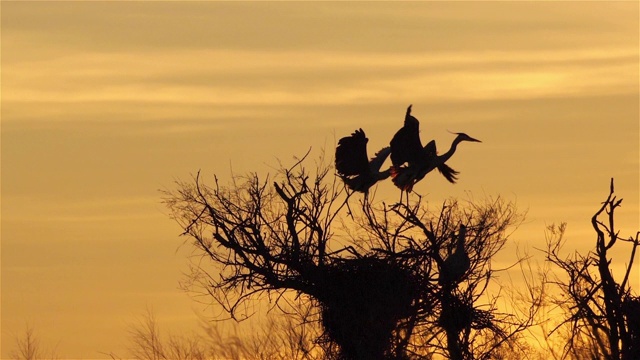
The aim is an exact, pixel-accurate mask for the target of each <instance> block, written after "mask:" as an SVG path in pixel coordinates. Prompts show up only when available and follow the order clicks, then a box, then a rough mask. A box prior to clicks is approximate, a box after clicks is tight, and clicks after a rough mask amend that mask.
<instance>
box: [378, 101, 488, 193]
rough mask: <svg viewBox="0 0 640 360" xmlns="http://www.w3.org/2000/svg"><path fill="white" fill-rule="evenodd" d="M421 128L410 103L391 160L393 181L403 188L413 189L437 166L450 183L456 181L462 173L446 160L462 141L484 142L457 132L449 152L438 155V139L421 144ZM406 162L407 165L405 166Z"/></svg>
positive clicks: (394, 140) (393, 146) (392, 144)
mask: <svg viewBox="0 0 640 360" xmlns="http://www.w3.org/2000/svg"><path fill="white" fill-rule="evenodd" d="M419 128H420V122H419V121H418V119H416V118H415V117H413V116H412V115H411V105H409V107H408V108H407V113H406V115H405V119H404V126H403V127H402V128H401V129H400V130H398V132H396V134H395V135H394V136H393V139H391V162H392V164H393V166H392V167H391V177H392V179H393V183H394V184H395V185H396V186H397V187H399V188H400V189H402V190H404V191H406V192H410V191H411V190H412V189H413V186H414V185H415V184H416V183H417V182H418V181H420V180H422V179H423V178H424V177H425V175H427V174H428V173H429V172H431V171H432V170H433V169H436V168H437V169H438V171H440V173H441V174H442V175H443V176H444V177H445V178H446V179H447V180H448V181H449V182H451V183H455V182H456V180H457V179H458V178H457V175H458V174H459V173H458V172H457V171H455V170H454V169H452V168H451V167H449V166H448V165H447V164H445V162H446V161H447V160H449V158H450V157H451V156H452V155H453V153H455V151H456V148H457V146H458V144H459V143H461V142H463V141H472V142H481V141H480V140H478V139H474V138H472V137H471V136H469V135H467V134H464V133H455V134H457V135H458V136H456V138H455V139H454V140H453V142H452V143H451V148H450V149H449V151H447V152H446V153H444V154H443V155H438V152H437V149H436V142H435V140H431V141H430V142H429V143H428V144H427V145H426V146H424V147H422V142H421V141H420V133H419V131H420V129H419ZM405 163H406V165H404V164H405Z"/></svg>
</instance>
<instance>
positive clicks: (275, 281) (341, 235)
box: [166, 158, 530, 359]
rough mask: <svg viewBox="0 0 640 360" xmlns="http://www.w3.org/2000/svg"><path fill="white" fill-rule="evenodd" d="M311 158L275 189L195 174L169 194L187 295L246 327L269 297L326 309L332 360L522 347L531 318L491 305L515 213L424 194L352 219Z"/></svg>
mask: <svg viewBox="0 0 640 360" xmlns="http://www.w3.org/2000/svg"><path fill="white" fill-rule="evenodd" d="M304 160H305V159H304V158H303V159H301V160H299V161H298V162H297V163H296V164H295V165H294V166H292V167H288V168H285V167H281V169H280V171H279V173H278V174H277V176H276V178H275V179H274V180H273V181H271V179H269V177H267V178H265V179H261V178H260V177H259V176H258V175H257V174H250V175H249V176H246V177H236V178H234V180H233V182H232V184H231V185H229V186H222V185H220V184H219V182H218V179H215V182H214V185H213V186H207V185H205V184H204V183H203V181H202V180H201V178H200V174H198V175H196V176H195V178H194V179H193V182H180V183H178V190H177V191H175V192H169V193H167V196H166V202H167V204H168V205H169V207H170V208H171V209H172V211H173V215H174V217H175V219H176V220H178V222H179V223H180V224H181V225H182V226H183V228H184V233H183V235H185V236H188V237H189V238H190V239H191V240H192V243H191V244H192V245H194V251H195V252H194V256H195V258H194V261H193V267H192V273H191V276H190V280H191V282H190V283H189V284H188V288H189V289H190V290H192V291H196V292H198V293H200V294H204V295H207V296H210V297H211V298H212V299H214V301H215V302H216V303H218V304H220V305H221V306H222V308H223V309H224V310H225V311H226V313H227V314H229V315H230V316H231V317H232V318H235V319H237V320H240V319H243V318H245V317H246V316H249V315H250V312H251V304H252V301H256V300H259V299H262V298H263V297H264V296H267V298H268V299H269V300H270V303H271V304H272V305H273V306H278V307H281V308H285V307H287V306H288V305H290V304H291V302H292V300H291V299H297V300H298V301H303V302H310V303H311V304H314V305H315V306H316V308H317V309H318V312H317V313H316V315H315V316H311V317H308V318H307V319H310V321H317V322H318V323H319V324H320V325H321V326H322V329H323V330H324V333H323V335H322V336H321V337H320V338H319V339H318V342H319V343H320V344H323V346H324V348H325V349H328V350H327V352H326V356H327V357H331V358H340V359H383V358H384V359H406V358H417V357H424V356H426V354H429V353H431V354H437V353H440V354H442V355H444V356H446V357H449V358H452V359H470V358H489V357H490V356H491V354H492V353H494V352H496V351H499V349H500V348H502V347H504V346H512V345H513V343H514V342H517V341H518V336H519V335H518V334H519V333H520V332H521V331H522V330H523V329H525V328H526V327H527V326H528V324H530V321H529V320H528V319H515V318H514V316H513V315H510V314H501V313H499V312H498V311H497V308H496V303H495V301H496V300H495V299H485V298H483V293H484V292H485V290H486V287H487V285H488V284H489V282H490V281H491V279H492V276H493V274H494V273H495V271H497V270H496V269H494V268H493V267H492V265H491V258H492V257H493V256H494V255H495V254H496V253H497V252H498V251H499V250H500V249H501V248H502V246H503V245H504V244H505V242H506V240H507V229H508V228H509V227H510V226H512V225H515V224H517V223H518V222H519V221H520V219H521V216H520V215H518V214H517V213H516V212H515V207H514V205H513V204H510V203H506V202H504V201H503V200H502V199H500V198H498V199H494V200H489V201H487V202H484V203H474V202H468V203H464V204H461V203H460V202H459V201H457V200H448V201H446V202H445V203H444V204H443V205H442V206H441V207H440V208H438V209H437V210H436V211H433V210H431V209H430V208H429V206H428V205H427V203H426V202H424V201H423V199H422V198H421V197H419V196H417V197H416V198H415V199H414V200H413V201H412V202H409V201H407V202H406V203H397V204H392V205H386V204H384V203H382V204H375V203H373V202H370V201H362V202H361V204H362V212H361V213H357V214H354V213H352V212H351V210H350V209H349V208H348V207H347V206H345V205H346V203H347V200H348V197H349V195H347V194H346V192H345V189H344V185H342V184H341V183H340V181H339V179H338V180H336V179H337V178H336V177H334V176H332V175H333V174H331V173H330V168H329V167H327V166H325V165H323V162H322V161H319V162H318V163H317V164H316V168H315V172H314V173H313V174H312V173H310V172H309V171H307V170H306V168H305V167H304ZM461 229H462V232H461ZM462 255H464V256H463V258H465V257H466V260H464V261H463V264H462V266H460V264H457V265H452V263H455V262H457V261H453V260H455V258H456V257H460V256H462ZM446 274H448V275H446ZM289 294H291V295H289ZM283 302H284V303H285V304H284V305H285V306H282V303H283ZM331 349H334V350H338V352H337V353H335V351H334V352H332V350H331ZM332 353H333V354H334V355H331V354H332Z"/></svg>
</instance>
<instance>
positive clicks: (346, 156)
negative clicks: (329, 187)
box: [336, 129, 391, 194]
mask: <svg viewBox="0 0 640 360" xmlns="http://www.w3.org/2000/svg"><path fill="white" fill-rule="evenodd" d="M368 141H369V139H367V137H366V136H365V134H364V131H363V130H362V129H358V130H356V131H355V132H354V133H353V134H351V135H350V136H345V137H343V138H342V139H340V140H339V141H338V147H337V148H336V171H337V172H338V176H340V178H341V179H342V180H343V181H344V183H345V184H346V185H347V187H348V188H349V189H351V190H354V191H359V192H363V193H365V194H367V193H368V192H369V188H371V187H372V186H373V185H375V184H376V183H377V182H378V181H380V180H384V179H386V178H388V177H389V175H390V174H391V173H390V169H387V170H384V171H380V168H381V167H382V164H383V163H384V161H385V160H386V159H387V157H388V156H389V154H390V153H391V148H390V147H388V146H387V147H384V148H382V149H380V151H378V152H377V153H376V154H375V156H374V157H373V158H371V159H369V157H368V155H367V142H368Z"/></svg>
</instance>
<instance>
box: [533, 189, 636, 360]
mask: <svg viewBox="0 0 640 360" xmlns="http://www.w3.org/2000/svg"><path fill="white" fill-rule="evenodd" d="M621 204H622V199H617V198H616V196H614V187H613V179H611V185H610V190H609V195H608V197H607V199H606V200H605V201H604V202H603V203H602V206H601V207H600V208H599V209H598V210H597V211H596V212H595V214H594V215H593V217H592V218H591V224H592V226H593V229H594V231H595V232H596V235H597V236H596V243H595V250H593V251H592V252H590V253H589V254H587V255H581V254H578V253H575V254H574V255H573V256H570V257H562V256H561V255H560V250H561V248H562V244H563V241H562V234H563V233H564V225H561V226H560V227H559V228H556V227H551V228H550V231H551V233H552V235H553V236H552V237H551V238H550V239H548V241H547V249H546V250H545V253H546V256H547V260H548V261H549V262H551V263H552V264H554V265H555V266H557V267H558V268H560V269H561V270H562V271H563V272H564V273H565V274H566V280H560V279H558V280H556V281H555V282H554V283H555V284H556V285H557V286H558V287H559V288H560V290H561V291H562V294H563V296H560V297H555V298H553V301H554V303H555V304H557V305H558V306H560V307H561V308H562V309H563V310H564V311H565V312H566V313H567V314H568V318H567V319H565V321H563V322H562V323H561V324H560V325H559V326H558V327H556V329H554V330H553V331H552V332H555V331H557V330H558V329H559V328H560V327H562V326H568V328H569V335H568V339H567V340H568V341H567V344H566V347H565V349H564V352H565V355H568V354H572V355H574V356H577V357H580V356H587V355H586V354H589V355H588V356H592V357H597V358H604V359H615V360H630V359H639V358H640V325H638V324H640V297H638V295H634V294H633V293H632V292H631V288H630V287H629V284H628V279H629V273H630V272H631V268H632V265H633V261H634V259H635V254H636V250H637V248H638V246H640V239H639V236H640V232H637V233H636V234H635V237H633V236H630V237H628V238H622V237H620V236H619V231H617V230H616V229H615V227H614V212H615V210H616V209H617V208H619V207H620V206H621ZM602 217H605V219H604V220H603V219H602ZM621 243H627V244H629V245H630V246H631V251H630V253H629V254H630V255H629V260H628V262H627V265H626V268H625V272H624V276H623V277H622V281H619V280H618V281H616V279H615V278H614V276H613V273H612V272H611V268H610V266H611V261H612V259H611V257H610V255H609V250H611V249H612V248H613V247H614V246H616V245H618V244H621Z"/></svg>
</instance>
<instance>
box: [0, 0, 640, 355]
mask: <svg viewBox="0 0 640 360" xmlns="http://www.w3.org/2000/svg"><path fill="white" fill-rule="evenodd" d="M1 14H2V33H1V36H2V49H1V50H2V53H1V55H2V124H1V126H2V316H1V322H2V333H1V337H2V350H1V354H0V355H1V357H2V358H7V357H8V356H9V353H10V351H11V350H12V349H13V348H14V338H15V336H16V335H17V334H20V333H21V332H23V331H24V329H25V327H26V325H27V324H30V325H32V326H33V327H34V328H35V329H36V332H37V333H38V334H39V335H40V337H41V338H42V341H43V345H45V346H46V347H49V348H54V347H55V348H56V352H57V353H58V354H59V356H60V357H62V358H108V356H107V355H106V354H107V353H110V352H114V353H116V354H118V355H120V356H123V357H126V356H127V350H126V346H127V339H126V336H127V329H128V326H129V325H130V324H131V323H134V322H135V319H136V318H137V317H139V316H140V315H142V314H144V313H145V311H146V309H147V307H149V308H152V309H153V311H154V313H155V314H156V317H157V319H158V321H159V323H160V325H161V326H162V327H163V329H167V330H171V331H173V330H175V331H183V330H185V331H186V330H187V329H192V328H194V329H195V328H197V318H198V315H199V314H203V313H204V311H205V310H203V308H202V306H200V305H199V304H197V303H195V302H194V301H193V299H191V298H190V297H189V296H188V295H187V294H186V293H184V292H182V291H180V290H179V289H178V282H179V281H180V279H182V276H183V275H182V272H184V271H186V269H187V254H188V248H181V249H179V246H180V244H182V242H183V241H184V239H181V238H179V237H178V234H179V233H180V228H179V227H178V226H177V224H175V223H174V222H173V221H172V220H171V219H170V218H169V216H168V210H167V209H166V208H165V207H164V205H163V204H162V203H161V196H162V195H161V194H160V192H159V190H160V189H173V188H174V187H175V185H174V181H175V180H177V179H184V180H187V179H189V178H190V176H191V174H194V173H195V172H197V171H198V170H199V169H202V172H203V174H204V176H205V177H206V178H208V179H212V178H213V174H216V175H217V176H218V178H220V180H221V182H223V183H226V182H227V181H229V179H230V174H231V172H232V171H233V172H234V173H236V174H243V173H246V172H249V171H257V172H259V173H261V174H266V173H267V172H269V171H272V169H273V167H274V166H277V164H278V160H282V161H283V163H285V164H288V163H291V162H292V161H293V157H294V156H301V155H303V154H304V153H305V152H306V151H307V150H308V149H309V147H311V148H312V157H313V158H317V156H319V154H320V152H321V151H322V149H326V152H327V154H328V158H329V159H328V160H327V161H332V156H333V151H334V150H333V149H334V146H335V143H336V141H337V139H338V138H340V137H342V136H345V135H348V134H350V133H351V132H352V131H353V130H355V129H357V128H363V129H364V130H365V132H366V133H367V136H368V137H369V139H370V140H369V152H370V153H373V152H374V151H375V150H377V149H378V148H381V147H383V146H386V145H387V144H388V143H389V140H390V139H391V137H392V136H393V134H394V133H395V131H396V130H397V129H398V128H399V127H400V126H402V122H403V119H404V113H405V109H406V107H407V105H409V104H413V114H414V115H415V116H416V117H417V118H418V119H419V120H420V121H421V137H422V140H423V142H424V143H426V141H428V140H430V139H436V141H437V142H438V144H439V148H440V149H446V148H448V145H449V143H450V141H451V140H452V139H453V135H451V134H450V133H448V132H447V131H448V130H450V131H456V132H460V131H461V132H465V133H467V134H469V135H471V136H473V137H476V138H478V139H480V140H482V143H481V144H479V143H463V144H461V145H460V147H459V148H458V151H457V153H456V154H455V155H454V157H453V158H452V159H451V160H450V164H451V166H452V167H453V168H455V169H456V170H459V171H460V172H461V174H460V180H459V182H458V184H455V185H452V184H449V183H447V182H446V180H445V179H444V178H442V177H441V176H440V175H437V174H430V175H428V176H427V177H426V178H425V180H423V181H422V182H420V183H418V184H417V185H416V187H415V188H414V190H415V191H417V192H418V193H420V194H422V195H423V196H425V198H426V199H427V200H428V201H429V202H430V203H433V204H435V205H437V204H439V203H441V202H442V200H443V199H446V198H449V197H452V196H454V197H461V198H468V197H469V196H470V194H471V195H472V196H473V197H474V198H480V199H481V198H483V197H485V196H497V195H500V196H502V197H504V198H506V199H508V200H513V201H515V202H517V205H518V208H519V209H520V210H521V211H526V212H527V217H526V221H525V222H524V224H522V225H521V226H520V227H519V228H518V229H517V230H516V231H515V232H514V233H513V235H512V237H511V239H512V240H511V242H510V243H509V245H508V246H507V247H506V248H505V249H504V250H503V252H502V253H500V254H499V256H498V257H497V258H496V262H498V263H502V264H510V263H512V262H513V260H514V259H515V250H516V247H519V248H528V249H529V250H530V252H531V253H532V254H533V255H534V257H535V259H536V261H542V260H543V258H542V256H541V254H539V253H538V252H537V251H536V250H535V249H534V248H535V247H538V248H541V247H543V246H544V234H545V228H546V226H548V225H550V224H553V223H560V222H563V221H566V222H568V230H567V234H566V238H567V245H566V250H567V251H574V250H579V251H587V250H588V249H589V248H591V247H592V246H593V244H594V242H595V237H594V234H593V230H592V229H591V227H590V222H589V221H590V217H591V216H592V214H593V213H594V211H595V210H596V209H597V208H598V206H599V204H600V202H601V201H603V200H604V199H605V198H606V195H607V194H608V186H609V181H610V178H612V177H613V178H615V185H616V193H617V195H618V196H619V197H622V198H624V202H623V206H622V208H621V209H620V210H619V214H618V217H617V219H616V220H617V225H618V226H619V228H620V230H621V235H623V236H628V235H631V234H635V231H636V230H638V229H639V228H640V226H639V216H640V215H639V190H638V189H639V180H638V179H639V167H640V165H639V150H638V148H639V125H638V119H639V114H638V108H639V100H638V99H639V37H638V31H639V30H638V29H639V20H638V19H639V3H638V2H637V1H629V2H610V1H606V2H605V1H602V2H598V1H590V2H402V3H391V2H326V3H325V2H322V3H317V2H314V3H308V2H188V3H187V2H129V1H123V2H116V1H113V2H54V1H47V2H13V1H2V7H1ZM398 198H399V193H398V190H397V189H395V188H394V187H393V184H392V183H391V182H388V181H387V182H384V183H381V184H379V185H378V189H377V193H376V197H375V199H376V201H383V200H384V201H387V202H391V201H394V200H396V199H398ZM625 250H628V248H621V249H620V251H619V252H617V253H614V254H613V256H614V262H616V261H620V262H621V263H622V265H624V261H626V260H627V258H628V256H627V253H626V252H625ZM616 255H618V256H617V257H616ZM639 278H640V270H639V269H638V268H637V267H636V270H635V271H634V272H633V274H632V279H631V280H632V283H631V284H632V287H633V288H634V289H635V291H636V293H637V292H638V290H639V289H640V280H639Z"/></svg>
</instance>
